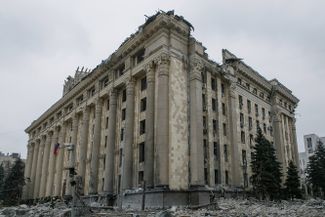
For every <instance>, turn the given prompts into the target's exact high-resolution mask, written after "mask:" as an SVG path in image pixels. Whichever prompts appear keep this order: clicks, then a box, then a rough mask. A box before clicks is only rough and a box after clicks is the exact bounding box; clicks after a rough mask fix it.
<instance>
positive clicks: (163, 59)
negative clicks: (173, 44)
mask: <svg viewBox="0 0 325 217" xmlns="http://www.w3.org/2000/svg"><path fill="white" fill-rule="evenodd" d="M154 62H155V63H156V64H157V65H158V66H160V65H168V64H169V62H170V55H168V54H166V53H162V54H160V55H159V56H158V57H156V58H155V60H154Z"/></svg>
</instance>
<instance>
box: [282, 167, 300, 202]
mask: <svg viewBox="0 0 325 217" xmlns="http://www.w3.org/2000/svg"><path fill="white" fill-rule="evenodd" d="M284 186H285V192H286V195H287V196H288V197H289V198H290V199H293V198H301V190H300V179H299V175H298V170H297V167H296V166H295V165H294V163H293V162H292V161H290V162H289V167H288V170H287V179H286V181H285V183H284Z"/></svg>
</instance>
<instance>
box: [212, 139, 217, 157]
mask: <svg viewBox="0 0 325 217" xmlns="http://www.w3.org/2000/svg"><path fill="white" fill-rule="evenodd" d="M213 154H214V156H215V159H217V157H218V143H217V142H213Z"/></svg>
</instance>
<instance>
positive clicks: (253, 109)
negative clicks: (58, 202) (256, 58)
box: [25, 11, 299, 207]
mask: <svg viewBox="0 0 325 217" xmlns="http://www.w3.org/2000/svg"><path fill="white" fill-rule="evenodd" d="M192 29H193V27H192V25H191V24H190V23H189V22H188V21H186V20H185V19H184V18H183V17H181V16H177V15H174V13H173V12H172V11H170V12H167V13H165V12H159V13H157V14H155V15H153V16H152V17H149V18H148V19H147V20H146V22H145V23H144V24H143V25H141V26H140V27H139V29H138V31H137V32H136V33H135V34H132V35H131V36H130V37H129V38H127V39H126V40H125V41H124V42H123V43H122V45H121V46H120V47H119V48H118V49H117V50H116V51H115V52H114V53H113V54H112V55H111V56H110V57H109V58H107V59H106V60H104V61H102V63H101V64H99V65H98V66H97V67H96V68H95V69H93V70H91V71H88V70H83V69H82V70H79V69H78V70H77V71H76V74H75V76H74V77H69V78H68V79H67V80H66V81H65V84H64V92H63V97H62V98H61V99H59V100H58V101H57V102H56V103H55V104H54V105H53V106H51V107H50V108H49V109H48V110H47V111H46V112H45V113H43V114H42V115H41V116H40V117H39V118H38V119H37V120H35V121H34V122H33V123H32V124H31V125H30V126H29V127H28V128H27V129H26V133H28V134H29V141H28V155H27V164H26V170H25V175H26V177H30V179H31V182H30V183H29V184H28V185H27V187H26V189H25V198H26V199H32V198H34V199H35V198H42V197H48V196H62V195H69V194H71V186H70V184H69V182H68V180H69V175H68V170H66V169H67V168H69V167H72V166H73V167H75V168H76V173H77V176H78V177H79V179H80V180H81V194H83V195H85V197H86V196H88V197H91V196H93V197H100V196H104V197H107V198H110V199H111V202H112V203H116V202H117V201H118V200H119V201H120V202H121V204H122V205H123V206H129V205H130V206H133V205H134V206H137V204H138V205H139V204H141V202H140V201H141V198H142V196H141V194H139V192H141V191H143V190H141V189H143V187H144V186H145V189H146V190H145V194H146V197H145V198H146V202H145V203H146V206H147V207H159V206H160V207H161V206H170V205H173V204H174V205H178V204H179V205H184V204H201V203H205V202H208V200H209V196H208V195H209V192H211V191H213V190H218V189H220V188H224V189H226V190H227V189H228V190H231V189H249V187H250V186H251V184H250V182H249V177H250V174H251V171H250V167H249V163H250V154H251V150H252V147H253V145H254V137H255V134H256V129H257V127H258V126H259V127H261V129H262V131H263V133H264V134H265V136H266V138H267V139H269V140H270V141H272V142H273V144H274V146H275V149H276V154H277V157H278V159H279V161H280V162H281V163H282V165H283V169H284V170H286V167H287V165H288V162H289V161H290V160H293V161H294V162H295V163H296V165H299V158H298V149H297V140H296V129H295V116H294V109H295V107H296V106H297V103H298V99H297V98H296V97H295V96H294V95H293V94H292V92H291V91H290V90H289V89H288V88H286V87H285V86H284V85H282V84H281V83H280V82H279V81H278V80H276V79H273V80H267V79H265V78H264V77H263V76H261V75H260V74H259V73H258V72H256V71H255V70H253V69H252V68H251V67H250V66H248V65H246V64H245V63H244V62H243V61H242V60H240V59H239V58H237V57H236V56H235V55H233V54H232V53H230V52H229V51H228V50H223V51H222V54H223V61H222V64H218V63H216V62H214V61H212V60H210V59H209V57H208V55H207V54H206V53H205V47H204V46H203V45H202V44H201V43H200V42H198V41H197V40H196V39H194V38H193V37H192V36H191V30H192ZM57 143H59V144H60V145H61V147H62V145H63V144H74V145H75V152H70V151H68V150H67V149H65V148H62V149H60V150H59V151H58V154H57V155H54V154H53V148H54V146H55V144H57Z"/></svg>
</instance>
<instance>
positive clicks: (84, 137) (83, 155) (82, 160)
mask: <svg viewBox="0 0 325 217" xmlns="http://www.w3.org/2000/svg"><path fill="white" fill-rule="evenodd" d="M89 114H90V107H89V106H86V107H85V109H84V110H83V119H82V129H81V138H80V155H79V176H80V177H81V180H82V193H84V186H85V174H86V161H87V147H88V130H89Z"/></svg>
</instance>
